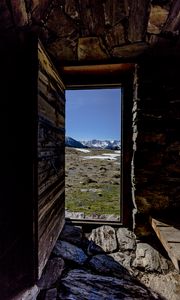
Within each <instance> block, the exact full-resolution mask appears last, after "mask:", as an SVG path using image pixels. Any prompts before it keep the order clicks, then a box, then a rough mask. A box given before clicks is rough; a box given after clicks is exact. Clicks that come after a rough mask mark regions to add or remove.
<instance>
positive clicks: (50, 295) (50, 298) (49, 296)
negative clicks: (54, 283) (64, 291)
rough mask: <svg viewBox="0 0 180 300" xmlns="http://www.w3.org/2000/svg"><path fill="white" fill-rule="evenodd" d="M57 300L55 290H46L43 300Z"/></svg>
mask: <svg viewBox="0 0 180 300" xmlns="http://www.w3.org/2000/svg"><path fill="white" fill-rule="evenodd" d="M56 299H57V289H56V288H54V289H50V290H47V292H46V295H45V298H44V300H56Z"/></svg>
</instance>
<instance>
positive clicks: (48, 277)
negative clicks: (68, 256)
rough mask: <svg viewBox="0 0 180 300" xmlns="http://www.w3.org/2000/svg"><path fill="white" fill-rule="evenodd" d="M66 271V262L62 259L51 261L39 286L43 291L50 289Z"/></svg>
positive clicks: (55, 258)
mask: <svg viewBox="0 0 180 300" xmlns="http://www.w3.org/2000/svg"><path fill="white" fill-rule="evenodd" d="M63 269H64V260H63V259H62V258H60V257H54V258H52V259H50V260H49V261H48V263H47V266H46V268H45V270H44V272H43V274H42V276H41V278H40V280H39V281H38V283H37V285H38V287H40V288H41V289H48V288H50V287H51V286H52V285H53V284H54V283H55V282H56V281H57V280H58V278H59V277H60V276H61V274H62V271H63Z"/></svg>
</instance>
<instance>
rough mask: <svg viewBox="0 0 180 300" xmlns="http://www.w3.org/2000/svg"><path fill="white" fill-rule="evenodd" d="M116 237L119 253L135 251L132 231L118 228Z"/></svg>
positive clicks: (134, 237)
mask: <svg viewBox="0 0 180 300" xmlns="http://www.w3.org/2000/svg"><path fill="white" fill-rule="evenodd" d="M116 235H117V240H118V245H119V249H120V250H121V251H126V250H135V249H136V236H135V234H134V233H133V232H132V231H130V230H128V229H127V228H119V229H118V230H117V233H116Z"/></svg>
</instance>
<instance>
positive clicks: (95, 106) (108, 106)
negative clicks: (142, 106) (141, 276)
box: [66, 88, 121, 141]
mask: <svg viewBox="0 0 180 300" xmlns="http://www.w3.org/2000/svg"><path fill="white" fill-rule="evenodd" d="M120 120H121V89H120V88H115V89H96V90H94V89H93V90H66V135H67V136H70V137H72V138H74V139H76V140H78V141H82V140H92V139H99V140H106V139H108V140H114V139H116V140H119V139H120V131H121V129H120V126H121V125H120V123H121V122H120Z"/></svg>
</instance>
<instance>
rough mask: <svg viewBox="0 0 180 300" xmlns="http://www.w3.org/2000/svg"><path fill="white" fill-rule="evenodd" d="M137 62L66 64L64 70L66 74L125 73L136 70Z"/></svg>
mask: <svg viewBox="0 0 180 300" xmlns="http://www.w3.org/2000/svg"><path fill="white" fill-rule="evenodd" d="M134 66H135V64H133V63H123V64H103V65H87V66H64V67H63V68H62V72H63V74H65V75H93V74H96V75H105V74H108V73H112V74H114V73H118V74H121V73H122V74H124V73H126V72H129V71H133V70H134Z"/></svg>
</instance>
